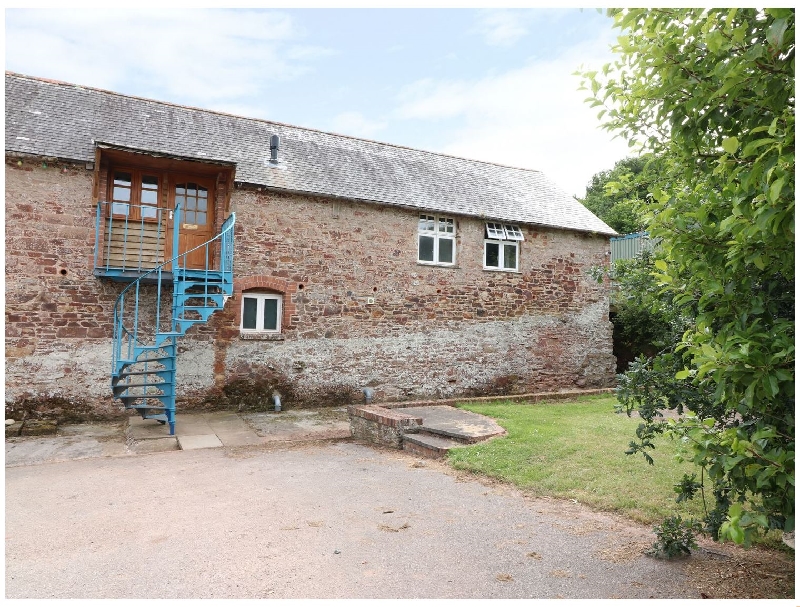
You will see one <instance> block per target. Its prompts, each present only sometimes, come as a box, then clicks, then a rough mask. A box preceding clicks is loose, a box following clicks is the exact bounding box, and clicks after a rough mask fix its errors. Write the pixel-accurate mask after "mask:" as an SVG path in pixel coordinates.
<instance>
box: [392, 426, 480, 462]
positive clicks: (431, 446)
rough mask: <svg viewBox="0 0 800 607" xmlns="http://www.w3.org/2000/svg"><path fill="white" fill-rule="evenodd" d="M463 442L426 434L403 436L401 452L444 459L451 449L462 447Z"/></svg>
mask: <svg viewBox="0 0 800 607" xmlns="http://www.w3.org/2000/svg"><path fill="white" fill-rule="evenodd" d="M464 444H465V443H464V442H463V441H459V440H456V439H453V438H447V437H444V436H441V435H437V434H429V433H427V432H424V431H423V432H415V433H413V434H404V435H403V451H408V452H409V453H413V454H414V455H420V456H422V457H432V458H438V457H444V456H446V455H447V452H448V451H449V450H450V449H452V448H453V447H463V446H464Z"/></svg>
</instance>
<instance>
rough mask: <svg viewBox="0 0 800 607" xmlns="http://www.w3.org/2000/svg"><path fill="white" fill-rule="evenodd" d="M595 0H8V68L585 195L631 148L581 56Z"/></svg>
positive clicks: (593, 49) (605, 41)
mask: <svg viewBox="0 0 800 607" xmlns="http://www.w3.org/2000/svg"><path fill="white" fill-rule="evenodd" d="M611 25H612V21H611V19H610V18H608V17H606V16H605V14H604V13H601V12H598V10H597V9H584V10H580V9H542V8H533V9H502V10H501V9H498V10H490V9H452V8H449V9H412V8H405V9H363V8H354V9H324V8H307V9H237V10H233V9H192V10H185V9H164V8H162V9H154V8H147V9H141V10H127V9H125V10H105V9H103V10H101V9H74V8H73V9H67V10H57V9H53V8H49V9H46V10H45V9H40V10H27V9H6V11H5V34H6V38H5V40H6V42H5V59H6V70H10V71H13V72H18V73H21V74H25V75H29V76H36V77H42V78H51V79H55V80H62V81H65V82H70V83H74V84H80V85H83V86H89V87H97V88H102V89H106V90H111V91H115V92H119V93H123V94H129V95H136V96H140V97H145V98H149V99H156V100H159V101H168V102H171V103H176V104H181V105H187V106H193V107H199V108H203V109H210V110H218V111H223V112H228V113H232V114H237V115H240V116H247V117H251V118H263V119H266V120H272V121H275V122H282V123H286V124H291V125H295V126H301V127H307V128H313V129H319V130H322V131H328V132H334V133H339V134H342V135H351V136H355V137H362V138H366V139H373V140H377V141H382V142H386V143H391V144H396V145H402V146H408V147H412V148H417V149H422V150H427V151H431V152H439V153H444V154H451V155H454V156H460V157H465V158H472V159H476V160H484V161H488V162H496V163H500V164H505V165H510V166H514V167H521V168H527V169H535V170H540V171H542V172H544V173H545V174H546V175H547V176H548V177H549V178H550V179H552V180H553V181H555V182H556V183H557V184H558V185H560V186H561V187H562V189H564V190H565V191H566V192H567V193H568V194H571V195H574V196H578V197H582V196H583V195H584V194H585V188H586V185H587V184H588V183H589V182H590V180H591V178H592V175H594V174H595V173H597V172H599V171H603V170H608V169H611V168H612V167H613V166H614V164H615V162H616V161H618V160H620V159H622V158H624V157H625V156H627V155H630V152H629V148H628V146H627V143H626V142H625V141H623V140H621V139H619V138H616V139H615V138H614V137H613V134H611V133H608V132H606V131H604V130H602V129H601V128H600V122H599V121H598V119H597V117H596V114H597V110H596V109H593V108H590V107H589V105H588V104H587V103H585V102H584V99H585V98H586V97H587V96H588V95H587V93H586V92H585V91H579V90H578V89H579V86H580V78H579V77H578V76H576V75H575V72H576V71H577V70H578V69H581V68H583V69H597V68H600V67H601V66H602V65H603V64H604V63H608V62H610V61H612V60H613V56H612V54H611V52H610V46H611V44H613V42H614V41H615V39H616V36H617V32H616V31H615V30H614V29H613V28H612V27H611Z"/></svg>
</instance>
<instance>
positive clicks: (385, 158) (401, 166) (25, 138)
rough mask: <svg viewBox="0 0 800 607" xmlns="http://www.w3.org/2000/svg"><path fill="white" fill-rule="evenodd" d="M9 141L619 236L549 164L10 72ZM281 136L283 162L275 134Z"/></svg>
mask: <svg viewBox="0 0 800 607" xmlns="http://www.w3.org/2000/svg"><path fill="white" fill-rule="evenodd" d="M5 131H6V151H7V152H16V153H25V154H34V155H42V156H49V157H55V158H62V159H69V160H77V161H85V162H93V161H94V153H95V145H96V144H97V143H105V144H109V145H113V146H120V147H125V148H131V149H136V150H142V151H147V152H153V153H158V154H163V155H168V156H177V157H182V158H196V159H202V160H216V161H221V162H226V163H234V164H235V165H236V177H235V178H236V181H238V182H242V183H249V184H255V185H260V186H265V187H268V188H275V189H280V190H287V191H292V192H302V193H310V194H318V195H323V196H334V197H342V198H348V199H356V200H362V201H367V202H376V203H381V204H388V205H394V206H401V207H406V208H413V209H419V210H423V211H431V212H440V213H448V214H454V215H467V216H473V217H482V218H486V219H494V220H500V221H507V222H513V223H523V224H534V225H543V226H551V227H557V228H564V229H569V230H578V231H581V232H594V233H598V234H605V235H614V234H615V232H614V230H612V229H611V228H610V227H609V226H607V225H606V224H605V223H604V222H602V221H601V220H600V219H598V218H597V217H596V216H595V215H594V214H592V213H591V212H590V211H589V210H588V209H586V208H585V207H584V206H583V205H582V204H580V203H579V202H578V201H576V200H575V199H574V198H572V196H569V195H568V194H566V193H565V192H563V191H562V190H560V189H559V188H558V186H556V185H555V184H554V183H553V182H552V181H550V180H549V179H547V177H546V176H545V175H543V174H542V173H541V172H540V171H534V170H528V169H519V168H512V167H508V166H503V165H499V164H493V163H489V162H480V161H476V160H467V159H464V158H457V157H453V156H447V155H443V154H434V153H431V152H425V151H421V150H415V149H411V148H406V147H401V146H397V145H391V144H386V143H379V142H375V141H368V140H365V139H357V138H355V137H347V136H343V135H335V134H332V133H326V132H322V131H316V130H312V129H306V128H300V127H295V126H290V125H286V124H281V123H277V122H270V121H266V120H258V119H251V118H242V117H238V116H232V115H229V114H224V113H220V112H213V111H208V110H201V109H196V108H189V107H184V106H178V105H174V104H170V103H163V102H159V101H151V100H148V99H141V98H138V97H130V96H126V95H121V94H117V93H112V92H109V91H103V90H98V89H93V88H88V87H82V86H77V85H73V84H67V83H63V82H55V81H51V80H43V79H39V78H31V77H28V76H23V75H20V74H14V73H11V72H6V124H5ZM272 135H278V136H280V138H281V143H280V151H279V165H278V167H277V168H276V167H275V166H274V165H271V164H270V163H269V156H270V151H269V141H270V136H272Z"/></svg>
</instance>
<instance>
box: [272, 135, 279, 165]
mask: <svg viewBox="0 0 800 607" xmlns="http://www.w3.org/2000/svg"><path fill="white" fill-rule="evenodd" d="M280 145H281V138H280V137H278V136H277V135H273V136H272V137H270V138H269V161H270V162H271V163H272V164H278V148H279V147H280Z"/></svg>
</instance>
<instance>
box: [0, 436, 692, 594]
mask: <svg viewBox="0 0 800 607" xmlns="http://www.w3.org/2000/svg"><path fill="white" fill-rule="evenodd" d="M5 489H6V580H5V583H6V597H7V598H106V599H107V598H617V597H619V598H651V597H653V598H698V597H699V595H698V593H697V591H696V590H694V589H693V588H692V587H691V585H690V584H689V583H687V578H686V577H685V575H684V573H683V570H682V567H681V565H680V564H679V563H672V562H666V561H661V560H655V559H652V558H649V557H645V556H642V549H643V548H644V547H646V546H647V545H648V543H649V542H651V541H652V537H651V536H650V535H649V529H648V528H645V527H643V526H637V525H632V524H631V523H630V522H627V521H625V520H624V519H621V518H617V517H614V516H611V515H605V514H598V513H595V512H592V511H590V510H589V509H587V508H584V507H582V506H581V505H579V504H573V503H571V502H569V501H562V500H548V499H530V498H527V497H525V496H524V495H523V494H522V493H520V492H518V491H516V490H514V489H511V488H508V487H506V486H501V485H497V484H491V483H487V482H481V481H478V480H475V479H473V478H472V477H469V476H467V475H464V474H459V473H454V472H453V471H452V470H449V469H448V468H447V467H446V465H445V464H442V463H439V462H434V461H430V460H420V459H419V458H415V457H413V456H410V455H408V454H405V453H403V452H395V451H390V450H381V449H375V448H372V447H368V446H364V445H361V444H357V443H353V442H347V441H345V442H320V443H306V444H304V445H301V446H294V447H287V446H279V447H276V446H275V445H274V444H273V445H272V446H270V445H260V446H244V447H238V448H229V447H224V448H217V449H199V450H190V451H168V452H157V453H150V454H143V455H142V454H140V455H137V456H128V457H94V458H85V459H75V460H70V461H62V462H52V463H44V464H32V465H19V466H12V467H7V468H6V487H5Z"/></svg>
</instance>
